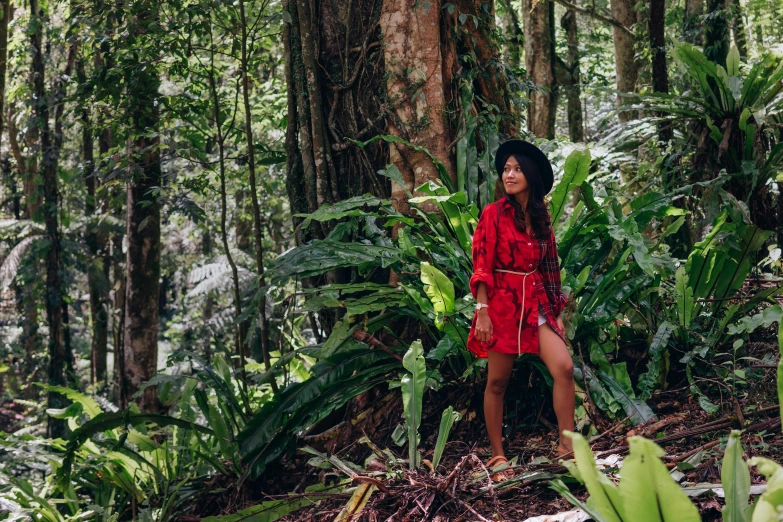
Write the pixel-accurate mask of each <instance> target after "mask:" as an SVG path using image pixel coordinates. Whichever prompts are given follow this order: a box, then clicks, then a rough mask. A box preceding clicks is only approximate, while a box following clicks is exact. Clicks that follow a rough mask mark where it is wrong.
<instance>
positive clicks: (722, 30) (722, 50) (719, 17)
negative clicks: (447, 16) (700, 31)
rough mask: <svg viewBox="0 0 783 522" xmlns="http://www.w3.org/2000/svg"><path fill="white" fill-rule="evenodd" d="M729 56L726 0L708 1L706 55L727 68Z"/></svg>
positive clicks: (705, 35)
mask: <svg viewBox="0 0 783 522" xmlns="http://www.w3.org/2000/svg"><path fill="white" fill-rule="evenodd" d="M728 54H729V17H728V13H727V12H726V9H725V0H707V17H706V23H705V25H704V55H705V56H706V57H707V58H708V59H709V60H711V61H713V62H714V63H716V64H718V65H721V66H724V67H725V66H726V56H728Z"/></svg>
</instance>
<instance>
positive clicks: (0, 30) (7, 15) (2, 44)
mask: <svg viewBox="0 0 783 522" xmlns="http://www.w3.org/2000/svg"><path fill="white" fill-rule="evenodd" d="M0 16H2V19H0V140H2V137H3V124H4V122H3V116H4V115H5V112H4V110H3V109H4V107H5V105H4V102H5V79H6V71H7V70H8V23H9V22H10V21H11V16H13V11H12V10H11V0H1V1H0Z"/></svg>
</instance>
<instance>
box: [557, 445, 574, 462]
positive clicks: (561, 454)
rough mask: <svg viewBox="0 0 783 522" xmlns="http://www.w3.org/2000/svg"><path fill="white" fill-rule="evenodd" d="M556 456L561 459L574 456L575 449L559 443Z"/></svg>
mask: <svg viewBox="0 0 783 522" xmlns="http://www.w3.org/2000/svg"><path fill="white" fill-rule="evenodd" d="M555 456H556V457H557V458H560V459H567V458H573V456H574V450H572V449H571V450H570V449H568V448H564V447H563V446H561V445H559V444H558V445H557V449H556V450H555Z"/></svg>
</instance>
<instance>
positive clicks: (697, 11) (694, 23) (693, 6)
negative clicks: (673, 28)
mask: <svg viewBox="0 0 783 522" xmlns="http://www.w3.org/2000/svg"><path fill="white" fill-rule="evenodd" d="M703 13H704V0H685V12H684V13H683V21H682V38H683V40H685V41H686V42H688V43H691V44H695V45H699V44H701V39H702V21H701V16H702V14H703Z"/></svg>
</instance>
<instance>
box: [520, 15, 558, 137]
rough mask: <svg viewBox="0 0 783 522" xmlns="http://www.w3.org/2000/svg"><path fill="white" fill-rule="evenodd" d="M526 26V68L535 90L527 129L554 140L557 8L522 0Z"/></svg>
mask: <svg viewBox="0 0 783 522" xmlns="http://www.w3.org/2000/svg"><path fill="white" fill-rule="evenodd" d="M522 18H523V23H524V26H525V66H526V67H527V74H528V76H529V78H530V81H531V82H533V84H535V86H536V90H534V91H531V93H530V104H529V105H528V116H527V128H528V130H529V131H530V132H531V133H532V134H533V135H535V136H537V137H539V138H549V139H551V138H554V137H555V116H556V115H557V92H556V89H557V84H556V81H555V42H554V34H555V27H554V23H555V22H554V21H555V5H554V4H553V3H552V2H538V1H536V0H522Z"/></svg>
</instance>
